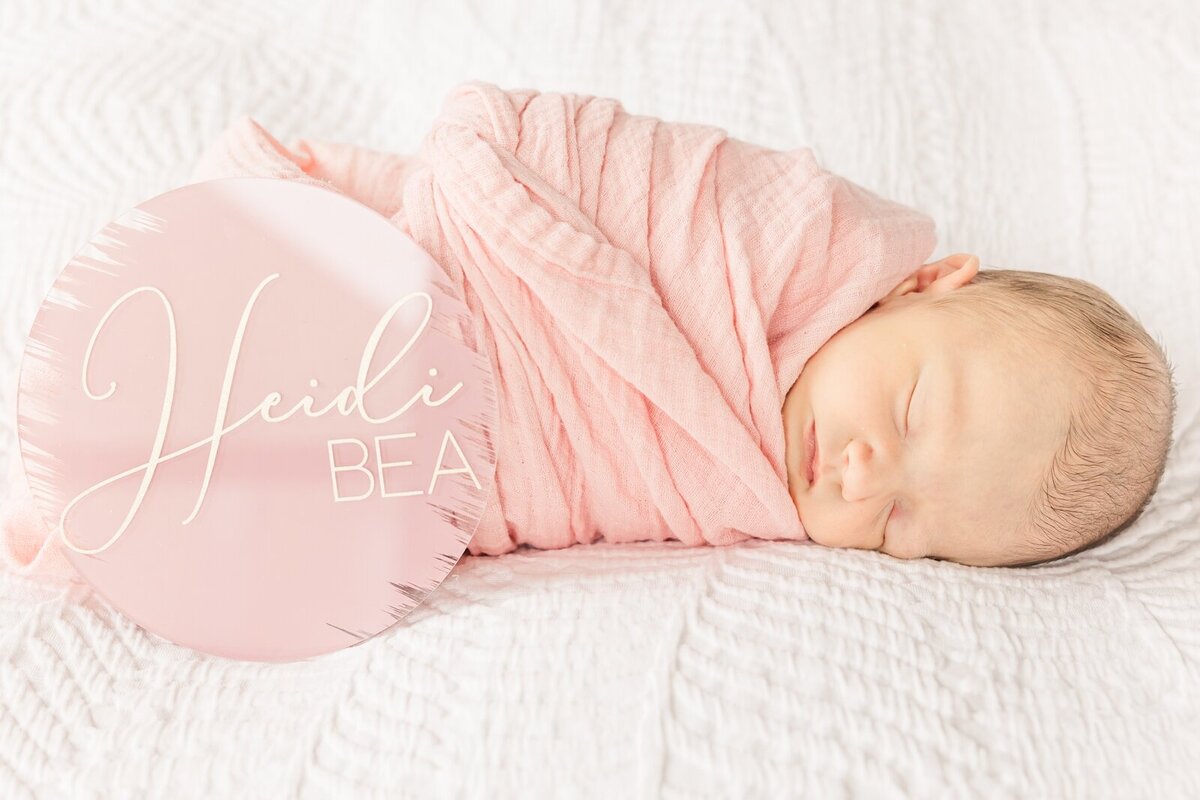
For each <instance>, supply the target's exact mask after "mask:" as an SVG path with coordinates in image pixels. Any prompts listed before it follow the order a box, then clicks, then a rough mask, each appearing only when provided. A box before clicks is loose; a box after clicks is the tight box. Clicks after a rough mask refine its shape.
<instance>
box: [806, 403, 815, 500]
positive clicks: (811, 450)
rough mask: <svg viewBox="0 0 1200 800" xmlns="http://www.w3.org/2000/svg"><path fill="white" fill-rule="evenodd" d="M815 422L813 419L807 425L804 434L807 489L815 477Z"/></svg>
mask: <svg viewBox="0 0 1200 800" xmlns="http://www.w3.org/2000/svg"><path fill="white" fill-rule="evenodd" d="M817 450H818V445H817V421H816V420H815V419H814V420H812V421H811V422H809V423H808V430H807V431H805V432H804V454H805V456H806V458H805V460H804V479H805V480H806V481H807V482H808V485H809V487H810V488H811V487H812V485H813V481H814V480H815V479H816V475H817V470H816V468H817V464H818V461H817V455H818V453H817Z"/></svg>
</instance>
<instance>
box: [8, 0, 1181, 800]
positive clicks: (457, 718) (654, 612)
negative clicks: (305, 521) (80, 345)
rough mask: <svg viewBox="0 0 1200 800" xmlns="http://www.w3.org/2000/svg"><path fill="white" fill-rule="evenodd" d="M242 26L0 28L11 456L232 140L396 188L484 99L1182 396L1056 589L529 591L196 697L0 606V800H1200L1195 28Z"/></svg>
mask: <svg viewBox="0 0 1200 800" xmlns="http://www.w3.org/2000/svg"><path fill="white" fill-rule="evenodd" d="M353 5H354V4H349V6H353ZM250 8H251V6H245V4H241V3H216V4H211V3H206V4H196V5H191V4H182V5H181V4H179V3H176V2H165V0H164V1H163V2H158V3H154V4H141V5H140V6H139V7H137V8H136V9H130V8H129V7H128V6H125V5H121V6H118V5H117V4H114V3H111V2H110V1H109V0H101V2H99V4H92V5H89V6H88V7H87V10H86V11H82V10H81V11H78V12H73V13H74V14H75V16H65V15H64V14H53V15H51V14H46V13H44V12H43V10H42V4H40V3H38V2H36V1H35V0H10V1H9V2H8V3H7V4H6V5H5V6H4V8H3V9H2V12H0V401H3V407H2V410H3V414H0V451H4V450H7V449H8V448H12V447H13V446H14V445H15V438H14V431H13V420H14V418H15V397H14V394H13V390H14V388H15V377H16V369H17V365H18V359H19V357H20V353H21V348H22V345H23V340H24V336H25V334H26V333H27V331H28V329H29V326H30V324H31V322H32V320H33V315H34V313H35V311H36V309H37V306H38V304H39V303H40V302H41V299H42V297H43V296H44V293H45V291H46V290H47V289H48V288H49V286H50V284H51V282H52V281H53V279H54V277H55V275H56V274H57V271H58V270H59V269H61V267H62V266H63V265H64V264H65V263H66V262H67V260H68V259H69V258H70V257H71V255H72V254H73V253H74V252H75V250H76V249H77V248H78V247H79V246H80V245H81V244H82V243H83V242H85V241H86V240H87V238H88V237H89V236H91V234H92V233H94V232H95V231H96V230H97V229H98V228H99V227H100V226H102V225H103V224H104V223H105V222H107V221H108V220H110V219H111V218H112V217H114V216H116V215H117V214H118V213H120V212H121V211H123V210H125V209H127V208H129V207H130V206H132V205H134V204H136V203H137V202H139V201H141V200H144V199H146V198H148V197H151V196H153V195H155V194H158V193H160V192H163V191H166V190H168V189H170V188H173V187H175V186H177V185H179V184H181V183H182V182H184V181H185V180H186V177H187V175H188V174H189V173H190V170H191V167H192V163H193V162H194V160H195V158H196V157H197V156H198V155H199V153H200V152H201V151H202V150H203V148H204V146H205V145H206V144H207V143H208V142H211V141H212V140H213V138H214V137H215V136H216V135H217V134H218V133H219V132H220V131H221V130H223V129H224V127H225V126H226V125H227V123H228V121H229V120H230V119H231V118H232V117H234V116H235V115H237V114H240V113H249V114H253V115H254V116H255V117H256V118H257V119H260V120H261V121H263V123H264V124H266V125H267V126H268V128H269V129H270V130H272V131H273V132H275V133H277V134H278V135H279V136H280V137H281V138H283V139H284V140H285V141H286V140H289V139H290V138H291V137H293V136H301V135H303V136H311V137H313V138H317V139H327V140H342V141H348V142H355V143H360V144H363V145H365V146H375V147H378V148H380V149H385V150H390V151H394V152H412V151H413V150H414V149H415V146H416V145H417V143H418V140H419V136H420V135H421V133H422V131H423V130H424V128H425V127H427V125H428V122H429V120H430V119H431V118H432V116H433V115H434V114H435V113H436V110H437V108H438V106H439V104H440V102H441V100H442V98H443V97H444V96H445V93H446V91H447V90H448V89H449V88H450V87H451V86H453V85H455V84H456V83H458V82H459V81H461V80H465V79H470V78H480V79H485V80H490V81H494V82H496V83H498V84H500V85H506V86H523V85H524V86H536V87H539V88H545V89H557V90H566V91H580V92H593V93H597V94H601V95H607V96H614V97H619V98H621V100H622V102H623V103H624V104H625V106H626V107H627V108H628V109H629V110H630V111H632V112H635V113H636V112H645V113H650V114H655V115H658V116H661V117H663V118H666V119H680V120H692V121H697V122H704V123H709V124H716V125H721V126H724V127H726V128H727V129H728V130H729V131H730V133H731V134H732V135H735V136H739V137H742V138H744V139H746V140H749V141H758V142H762V143H764V144H766V145H769V146H775V147H788V146H794V145H796V144H804V145H808V146H812V147H813V148H814V150H815V151H816V152H817V154H818V155H819V157H820V158H821V159H822V162H823V163H825V164H826V165H827V166H828V167H829V169H831V170H833V171H834V172H837V173H839V174H843V175H846V176H847V177H849V178H851V179H853V180H855V181H857V182H859V183H861V184H862V185H864V186H868V187H871V188H872V189H874V190H876V191H878V192H879V193H880V194H882V195H884V196H887V197H893V198H895V199H897V200H898V201H900V202H904V203H907V204H910V205H912V206H914V207H917V208H920V209H922V210H925V211H927V212H928V213H930V214H931V215H932V216H933V217H935V218H936V219H937V221H938V228H939V234H940V241H939V246H938V249H937V251H936V252H935V254H934V256H935V257H941V256H942V255H944V254H946V253H949V252H957V251H970V252H976V253H978V254H979V255H980V256H981V258H982V259H983V261H984V263H986V264H992V265H996V266H1007V267H1013V268H1029V269H1042V270H1047V271H1056V272H1061V273H1063V274H1070V275H1076V276H1080V277H1084V278H1086V279H1088V280H1092V281H1095V282H1096V283H1098V284H1100V285H1102V286H1104V287H1105V288H1107V289H1108V290H1109V291H1111V292H1112V293H1113V294H1114V295H1115V296H1116V297H1117V299H1118V300H1120V301H1121V302H1123V303H1125V304H1126V305H1127V306H1128V307H1129V308H1130V309H1131V310H1133V311H1134V312H1135V313H1136V314H1138V316H1139V317H1140V318H1141V319H1143V320H1144V321H1145V322H1146V324H1147V326H1148V327H1149V328H1151V329H1152V331H1153V332H1154V333H1155V334H1156V335H1158V336H1160V338H1161V339H1162V341H1163V342H1164V343H1165V345H1166V346H1167V349H1168V353H1169V355H1171V357H1172V359H1173V361H1174V362H1175V364H1176V369H1177V376H1178V380H1179V384H1180V397H1179V420H1178V426H1177V436H1178V442H1177V445H1176V448H1175V451H1174V454H1173V461H1172V463H1171V465H1170V467H1169V469H1168V472H1167V475H1166V479H1165V482H1164V485H1163V487H1162V489H1161V491H1160V494H1159V496H1158V498H1157V499H1156V501H1155V503H1154V505H1153V506H1152V507H1151V509H1150V511H1149V513H1148V514H1147V515H1146V516H1145V517H1144V518H1143V519H1142V521H1141V522H1140V523H1139V524H1138V525H1137V526H1136V527H1135V528H1134V529H1133V530H1131V531H1129V532H1127V533H1125V534H1123V535H1122V536H1121V537H1119V538H1118V539H1117V540H1115V541H1113V542H1112V543H1111V544H1109V545H1106V546H1104V547H1103V548H1101V549H1099V550H1096V551H1092V552H1089V553H1086V554H1083V555H1081V556H1078V557H1076V558H1073V559H1069V560H1067V561H1064V562H1062V563H1057V564H1051V565H1047V566H1044V567H1040V568H1035V569H1028V570H987V569H973V568H968V567H961V566H957V565H953V564H942V563H934V562H916V563H903V562H899V561H895V560H892V559H890V558H888V557H886V556H881V555H876V554H870V553H856V552H847V551H833V550H827V549H824V548H820V547H817V546H808V545H801V544H794V543H787V542H749V543H743V544H739V545H736V546H732V547H726V548H711V549H705V548H684V547H679V546H677V545H673V544H631V545H611V544H600V545H594V546H580V547H574V548H569V549H566V550H561V551H548V552H543V551H530V550H524V549H522V550H518V551H516V552H515V553H512V554H509V555H506V556H503V557H500V558H473V557H467V558H464V559H463V561H462V562H461V563H460V565H459V566H458V567H457V568H456V569H455V571H454V572H453V573H452V574H451V576H450V577H449V578H448V579H447V581H446V582H445V583H444V584H443V585H442V586H441V587H440V588H439V589H438V590H437V591H436V592H434V594H433V595H432V596H431V597H430V598H429V599H428V601H427V602H426V603H425V604H424V605H422V606H421V607H419V608H418V609H417V610H416V611H415V612H414V613H413V614H412V615H411V616H410V617H409V618H408V619H407V620H406V621H405V622H403V623H402V624H401V625H399V626H397V627H396V628H394V629H392V630H391V631H388V632H387V633H385V634H383V635H381V636H379V637H377V638H376V639H373V640H371V641H369V642H367V643H366V644H364V645H362V646H359V647H355V648H352V649H350V650H346V651H343V652H341V653H337V654H334V655H332V656H328V657H324V658H320V659H317V660H314V661H312V662H302V663H296V664H283V665H261V664H246V663H238V662H231V661H222V660H218V659H213V658H208V657H205V656H200V655H197V654H195V653H192V652H191V651H188V650H185V649H183V648H179V647H176V646H174V645H171V644H168V643H164V642H162V641H160V640H158V639H156V638H155V637H153V636H151V635H148V634H146V633H145V632H143V631H142V630H141V629H139V628H137V627H136V626H134V625H133V624H131V623H130V622H129V621H128V620H126V619H125V618H123V617H122V616H120V615H119V614H117V613H115V612H113V611H111V610H109V609H108V608H107V607H106V606H105V604H104V602H103V601H102V600H101V599H99V598H97V597H96V596H95V595H93V594H92V593H90V592H89V591H88V590H87V588H86V587H85V586H84V585H82V584H73V585H69V586H61V585H58V586H56V585H48V586H47V585H41V584H37V583H34V582H32V581H30V580H28V579H26V578H24V577H21V576H18V575H15V574H13V573H11V572H8V573H0V797H5V798H8V797H16V798H23V797H75V796H79V797H92V796H95V797H125V796H152V797H160V796H161V797H167V796H169V797H172V798H175V797H224V796H244V797H287V796H299V797H343V796H344V797H366V796H379V795H385V794H386V795H388V796H408V795H415V794H418V793H420V794H423V795H430V796H434V797H447V796H479V797H483V796H488V797H510V796H522V797H543V796H557V797H593V796H594V797H612V796H622V797H625V796H632V797H659V796H665V797H693V796H714V797H718V796H719V797H747V796H748V797H767V796H771V797H777V796H792V795H794V794H800V793H804V794H805V796H813V797H841V796H846V797H850V796H853V797H898V796H913V797H935V796H957V797H962V796H986V797H1072V796H1074V797H1089V798H1091V797H1121V798H1125V797H1194V796H1198V795H1200V766H1198V765H1200V490H1198V488H1197V487H1200V323H1197V320H1200V234H1198V233H1197V232H1196V230H1197V229H1196V226H1195V225H1193V224H1192V222H1191V218H1192V217H1193V216H1194V214H1195V213H1196V209H1197V208H1200V178H1197V176H1198V175H1200V138H1198V137H1196V136H1195V135H1194V134H1195V120H1196V119H1198V118H1200V79H1198V78H1197V76H1198V75H1200V60H1198V58H1197V53H1198V52H1200V28H1198V27H1197V25H1196V21H1195V16H1194V14H1193V13H1192V9H1191V6H1190V4H1189V3H1186V2H1183V0H1180V1H1179V2H1159V3H1156V4H1155V5H1154V12H1153V13H1146V12H1145V11H1144V10H1143V9H1141V8H1135V7H1134V5H1132V4H1130V5H1129V6H1122V5H1115V4H1104V5H1103V6H1102V5H1098V4H1094V3H1090V2H1084V0H1069V1H1068V2H1063V3H1057V4H1054V5H1052V6H1051V5H1049V4H1045V3H1040V2H1036V0H1024V2H1018V3H1015V4H1013V3H1009V4H1004V5H1003V6H996V5H994V4H987V5H984V4H975V3H964V4H953V5H946V6H944V7H941V6H934V5H931V4H930V3H928V2H925V1H924V0H911V1H910V2H906V3H902V4H896V3H890V2H886V0H868V1H867V2H864V3H859V4H854V5H853V6H851V5H846V4H844V3H840V2H836V1H835V0H823V1H821V2H811V3H803V4H798V3H791V2H779V3H775V4H771V3H767V2H759V3H753V4H726V3H720V2H715V0H714V2H699V3H688V4H683V3H678V4H675V3H659V4H656V3H643V4H638V7H637V13H624V12H623V11H622V12H611V13H606V12H604V11H602V9H601V7H600V6H599V5H593V4H591V3H586V4H580V5H578V6H577V7H575V8H572V7H570V6H568V5H566V4H560V3H554V4H547V5H546V7H545V8H541V9H539V8H537V7H534V6H533V5H531V4H528V3H524V2H522V3H512V4H498V3H470V4H467V3H461V4H460V3H454V2H450V3H443V4H439V5H438V7H437V10H436V11H435V10H434V9H433V8H432V7H431V6H426V5H424V4H423V5H421V6H420V7H419V8H418V7H417V6H416V5H415V4H414V5H413V6H412V7H408V6H402V5H394V4H371V5H369V6H366V5H364V6H363V7H361V8H353V7H348V4H346V3H333V2H314V3H308V4H303V5H296V4H290V3H284V2H281V1H279V0H275V1H274V2H265V3H258V4H254V5H253V6H252V8H253V12H252V13H251V12H249V11H248V9H250ZM131 20H135V22H131ZM164 42H169V43H170V45H171V46H170V47H164V46H163V43H164ZM781 98H782V99H783V100H785V101H786V102H783V103H780V102H777V101H778V100H780V99H781ZM789 108H791V109H794V114H793V113H790V112H788V111H787V109H789ZM764 109H770V112H769V113H764V112H763V110H764ZM779 109H783V111H780V110H779ZM0 454H2V453H0Z"/></svg>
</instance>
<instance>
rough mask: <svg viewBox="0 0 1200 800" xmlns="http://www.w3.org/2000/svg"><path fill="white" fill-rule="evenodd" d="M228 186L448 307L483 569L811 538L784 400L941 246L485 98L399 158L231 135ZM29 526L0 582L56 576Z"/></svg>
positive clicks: (669, 127) (702, 139)
mask: <svg viewBox="0 0 1200 800" xmlns="http://www.w3.org/2000/svg"><path fill="white" fill-rule="evenodd" d="M238 175H257V176H273V177H277V178H281V179H285V180H297V181H307V182H314V183H318V184H320V185H325V186H331V187H332V188H334V189H336V190H337V191H339V192H343V193H345V194H347V195H349V196H351V197H354V198H355V199H357V200H359V201H360V202H362V203H364V204H366V205H368V206H370V207H371V208H373V209H375V210H376V211H378V212H380V213H381V214H383V215H385V216H386V217H388V218H390V219H391V221H392V222H393V223H394V224H395V225H397V226H398V227H399V228H400V229H401V230H403V231H404V232H405V233H407V234H408V235H410V236H411V237H412V238H413V239H414V240H415V241H416V242H417V243H418V244H419V245H420V246H421V247H423V248H424V249H425V250H426V251H428V252H429V253H430V255H432V256H433V258H434V259H435V260H437V261H438V263H439V264H440V265H441V267H442V269H443V270H444V271H445V274H446V277H447V278H448V280H449V281H450V283H451V284H452V285H453V286H454V287H455V288H456V290H457V291H458V292H459V296H460V297H462V298H464V300H465V302H466V303H467V306H468V307H469V308H470V310H471V312H472V317H473V323H474V326H475V335H476V337H478V338H477V340H476V341H477V342H480V343H482V345H483V347H484V349H485V352H487V353H488V355H489V357H490V359H491V361H492V365H493V369H494V371H495V378H496V388H497V394H498V403H499V411H500V426H499V430H497V431H494V432H493V436H494V438H495V442H496V448H497V467H496V481H495V485H494V487H493V490H492V494H491V497H490V498H489V501H488V504H487V507H486V510H485V512H484V517H483V519H482V521H481V522H480V524H479V527H478V529H477V530H476V532H475V534H474V537H473V538H472V540H471V542H470V544H469V546H468V549H469V551H470V552H471V553H472V554H476V555H479V554H490V555H497V554H502V553H506V552H510V551H512V550H513V549H515V548H516V547H518V546H520V545H522V544H526V545H530V546H532V547H538V548H546V549H553V548H561V547H567V546H570V545H574V544H578V543H590V542H595V541H598V540H600V539H603V540H606V541H610V542H633V541H643V540H666V539H678V540H680V541H682V542H684V543H686V544H689V545H705V544H711V545H727V544H732V543H735V542H739V541H744V540H746V539H749V538H759V539H792V540H804V539H806V538H807V536H806V534H805V532H804V529H803V526H802V525H801V523H800V519H799V515H798V514H797V512H796V509H795V505H794V504H793V502H792V500H791V496H790V494H789V492H788V485H787V472H786V467H785V462H784V452H785V447H784V436H783V425H782V417H781V408H782V405H783V400H784V396H785V395H786V393H787V391H788V389H789V388H790V387H791V386H792V384H793V383H794V382H795V380H796V378H797V377H798V375H799V374H800V370H801V368H802V367H803V365H804V363H805V361H807V359H808V358H809V357H810V356H811V355H812V354H813V353H814V352H815V351H816V350H817V349H818V348H819V347H820V346H821V344H823V343H824V342H825V341H826V340H828V339H829V338H830V337H831V336H832V335H833V334H834V333H836V332H837V331H838V330H839V329H841V328H842V327H844V326H845V325H847V324H848V323H850V322H852V321H853V320H854V319H856V318H857V317H859V316H861V315H862V314H863V313H864V312H865V311H866V310H867V309H868V308H870V306H871V305H872V304H873V303H874V302H875V301H876V300H878V299H879V298H880V297H882V296H883V295H884V294H886V293H887V292H888V291H889V290H890V289H891V288H893V287H894V286H895V285H896V284H897V283H899V282H900V281H901V280H903V278H905V277H907V276H908V275H909V274H911V273H912V271H913V270H915V269H916V268H917V267H919V266H920V265H921V264H922V263H924V261H925V260H926V259H927V258H928V257H929V256H930V255H931V253H932V251H933V248H934V245H935V243H936V237H935V226H934V223H933V221H932V220H931V219H930V218H929V217H927V216H926V215H924V214H921V213H919V212H917V211H915V210H913V209H911V208H909V207H906V206H904V205H901V204H899V203H896V202H893V201H890V200H887V199H884V198H882V197H880V196H878V195H876V194H874V193H873V192H870V191H868V190H867V189H865V188H863V187H861V186H859V185H857V184H855V183H853V182H851V181H849V180H847V179H845V178H842V177H840V176H837V175H835V174H833V173H831V172H829V171H828V170H825V169H824V168H822V167H821V166H820V165H819V164H818V162H817V161H816V159H815V157H814V154H813V153H812V151H811V150H810V149H808V148H804V147H800V148H796V149H793V150H787V151H779V150H772V149H769V148H766V147H762V146H758V145H755V144H751V143H748V142H745V141H741V140H738V139H736V138H733V137H730V136H729V135H728V134H727V133H726V132H725V131H723V130H722V129H720V128H716V127H712V126H708V125H701V124H694V123H682V122H667V121H664V120H661V119H657V118H654V117H650V116H644V115H637V114H631V113H629V112H627V111H626V110H625V109H624V107H623V106H622V105H621V103H620V102H619V101H617V100H615V99H612V98H604V97H595V96H590V95H583V94H569V93H555V92H539V91H536V90H532V89H516V90H504V89H501V88H500V87H498V86H496V85H493V84H491V83H487V82H483V81H469V82H466V83H463V84H460V85H458V86H456V87H455V88H454V89H453V90H452V91H451V92H450V93H449V94H448V95H447V97H446V98H445V100H444V103H443V107H442V109H441V112H440V114H439V115H438V116H437V118H436V119H435V120H434V122H433V124H432V126H431V128H430V130H429V131H428V133H427V134H426V135H425V137H424V139H423V141H422V142H421V145H420V148H419V150H418V152H417V153H415V154H412V155H400V154H391V153H384V152H379V151H375V150H370V149H367V148H363V147H359V146H356V145H351V144H342V143H335V142H321V141H314V140H309V139H304V138H301V139H297V140H295V141H294V142H293V143H292V144H291V145H290V146H285V145H284V144H282V143H281V142H280V141H278V140H277V139H276V138H275V137H273V136H272V135H271V134H270V133H268V132H267V131H266V129H265V128H263V126H261V125H260V124H259V123H258V122H256V121H255V120H254V119H252V118H250V117H248V116H243V117H241V118H239V119H236V120H235V121H234V122H233V123H232V124H231V125H230V126H229V128H228V129H227V130H226V131H225V132H224V133H223V134H222V135H221V136H220V137H219V138H218V139H217V140H216V141H215V142H214V143H213V144H212V145H211V146H210V147H209V148H208V150H207V151H206V152H205V153H204V154H203V156H202V157H201V159H200V160H199V162H198V163H197V165H196V167H195V169H194V172H193V175H192V178H193V180H194V181H200V180H207V179H213V178H222V177H232V176H238ZM14 458H15V455H14ZM13 477H14V480H16V479H17V478H19V474H18V473H17V472H16V471H15V470H14V471H13ZM19 483H21V484H23V480H20V481H19ZM384 502H386V501H384ZM31 509H32V506H31V503H30V501H29V499H28V496H27V489H25V488H24V486H23V485H14V486H13V487H12V493H11V496H10V497H9V499H8V502H7V504H6V506H5V507H4V510H3V511H2V512H0V513H2V514H3V515H4V516H3V530H4V539H5V542H4V545H5V546H4V547H3V548H2V549H3V551H4V554H5V558H6V560H7V562H8V564H9V566H10V568H13V569H17V570H20V571H25V572H30V571H39V572H55V571H58V570H63V569H69V564H68V563H67V562H66V561H65V559H63V558H62V556H61V553H55V552H52V551H54V550H57V549H59V547H60V545H58V544H57V543H56V542H47V534H46V528H45V527H44V524H43V523H42V521H41V520H39V519H37V515H36V513H34V512H33V511H32V510H31Z"/></svg>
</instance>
